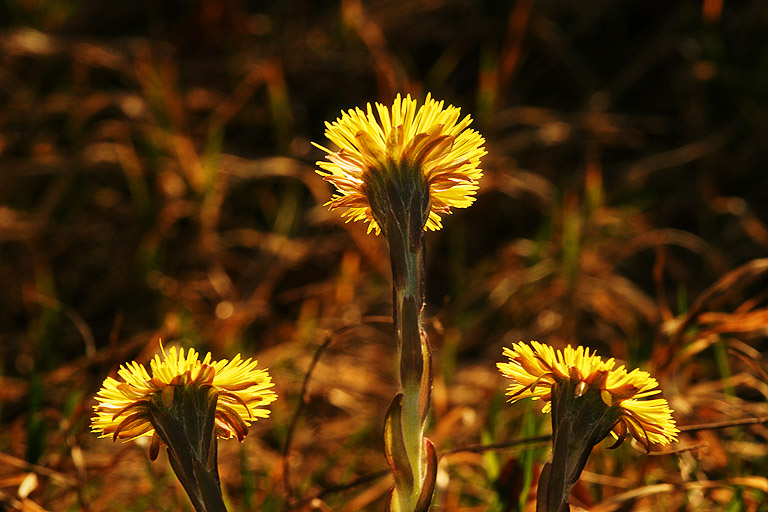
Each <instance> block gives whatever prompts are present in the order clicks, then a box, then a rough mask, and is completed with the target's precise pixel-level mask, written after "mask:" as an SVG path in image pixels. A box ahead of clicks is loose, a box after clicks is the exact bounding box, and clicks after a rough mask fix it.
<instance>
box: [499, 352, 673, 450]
mask: <svg viewBox="0 0 768 512" xmlns="http://www.w3.org/2000/svg"><path fill="white" fill-rule="evenodd" d="M503 354H504V355H505V356H507V357H508V358H509V360H510V362H508V363H497V366H498V368H499V370H500V371H501V373H502V374H503V375H504V376H505V377H507V378H508V379H510V380H511V381H512V383H511V384H510V385H509V386H508V388H507V395H508V396H509V397H510V398H509V400H510V402H515V401H517V400H521V399H523V398H532V399H534V400H543V401H545V402H546V403H545V404H544V407H543V409H542V411H543V412H549V411H550V410H551V408H552V402H551V400H552V388H553V386H554V384H555V383H557V382H562V381H565V380H570V381H572V382H574V383H576V384H577V387H576V389H577V392H579V393H581V394H583V393H584V392H586V390H587V389H594V390H597V391H599V392H600V397H601V398H602V400H603V402H605V404H606V405H607V406H617V407H620V408H621V409H622V413H623V417H622V422H621V423H620V424H619V425H618V426H617V428H618V429H623V428H627V429H628V430H629V433H630V434H632V436H633V437H635V438H636V439H638V440H640V441H641V442H642V441H647V442H651V443H659V444H668V443H670V442H671V441H673V440H675V439H677V434H678V432H679V431H678V429H677V427H676V426H675V421H674V419H673V418H672V411H671V409H670V408H669V405H668V403H667V401H666V400H664V399H663V398H657V399H651V400H648V399H647V398H648V397H649V396H653V395H656V394H658V393H660V392H661V390H660V389H658V382H657V381H656V379H654V378H653V377H651V376H650V374H649V373H648V372H645V371H642V370H639V369H634V370H632V371H630V372H628V371H627V369H626V368H625V367H624V366H623V365H622V366H619V367H618V368H614V367H615V366H616V362H615V360H614V359H613V358H611V359H608V360H606V361H603V359H602V358H601V357H600V356H598V355H596V354H595V353H592V354H590V353H589V350H588V349H586V348H585V347H582V346H579V347H576V348H573V347H571V346H570V345H568V346H567V347H566V348H565V349H564V350H555V349H554V348H552V347H551V346H549V345H545V344H543V343H539V342H537V341H532V342H531V343H530V344H526V343H523V342H519V343H515V344H513V345H512V348H504V352H503ZM621 434H623V432H616V431H614V435H615V436H616V437H618V436H619V435H621ZM643 438H644V439H643Z"/></svg>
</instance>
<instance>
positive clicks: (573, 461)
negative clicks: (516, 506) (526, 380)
mask: <svg viewBox="0 0 768 512" xmlns="http://www.w3.org/2000/svg"><path fill="white" fill-rule="evenodd" d="M576 389H577V384H576V383H574V382H572V381H570V380H566V381H563V382H559V383H557V384H555V385H554V386H553V387H552V462H551V463H550V462H548V463H547V464H545V466H544V468H543V470H542V473H541V476H540V477H539V487H538V490H537V493H536V500H537V503H536V510H537V512H567V511H568V510H570V508H569V505H568V496H569V495H570V491H571V487H573V485H574V484H575V483H576V482H577V481H578V480H579V476H580V475H581V472H582V471H583V469H584V466H586V464H587V459H588V458H589V455H590V453H591V452H592V448H594V446H595V445H596V444H598V443H599V442H600V441H602V440H603V439H605V437H606V436H607V435H608V434H609V433H610V432H611V430H612V429H613V427H614V425H615V424H616V422H617V421H618V420H619V418H620V416H621V409H620V408H618V407H609V406H607V405H606V404H605V403H604V402H603V401H602V399H601V398H600V392H599V390H592V389H590V390H587V391H586V392H585V393H584V394H577V393H576ZM577 395H578V396H577Z"/></svg>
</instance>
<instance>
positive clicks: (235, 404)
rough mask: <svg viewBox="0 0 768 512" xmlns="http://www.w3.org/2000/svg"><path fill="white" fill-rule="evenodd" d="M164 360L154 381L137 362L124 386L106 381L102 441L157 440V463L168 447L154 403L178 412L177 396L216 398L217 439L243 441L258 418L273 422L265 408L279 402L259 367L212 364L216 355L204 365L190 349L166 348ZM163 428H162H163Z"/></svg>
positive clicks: (96, 428) (96, 427) (97, 426)
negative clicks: (197, 393) (199, 394)
mask: <svg viewBox="0 0 768 512" xmlns="http://www.w3.org/2000/svg"><path fill="white" fill-rule="evenodd" d="M160 348H161V350H162V353H163V359H161V358H160V356H159V355H155V357H154V359H152V361H150V367H151V370H152V376H150V374H149V373H147V370H146V368H145V367H144V366H143V365H141V364H139V363H137V362H135V361H133V362H130V363H128V364H126V365H124V366H121V367H120V370H119V371H118V376H119V377H120V378H121V379H122V381H118V380H116V379H113V378H112V377H107V379H106V380H105V381H104V384H103V386H102V388H101V389H100V390H99V392H98V394H97V395H96V400H97V401H98V402H100V403H99V404H98V405H96V406H94V410H95V411H96V416H95V417H94V418H93V422H92V425H91V430H92V431H93V432H94V433H97V434H100V436H99V437H112V438H113V439H117V438H120V439H125V440H131V439H135V438H137V437H141V436H152V443H151V449H150V452H151V454H153V456H152V458H153V459H154V458H155V457H156V456H157V450H159V448H160V446H161V445H162V444H163V442H164V441H163V439H161V438H160V437H159V436H158V435H157V432H156V429H155V425H153V423H152V418H153V417H154V416H153V414H152V412H151V408H152V406H151V404H150V403H151V402H152V401H153V400H154V401H156V403H162V404H163V405H164V406H165V407H166V408H168V409H170V408H171V407H172V406H173V400H174V396H175V394H176V393H177V392H180V391H183V390H179V389H178V388H184V389H187V390H198V389H199V390H206V389H207V390H208V391H209V393H211V394H212V395H214V396H215V397H216V400H217V401H216V413H215V430H216V435H217V437H220V438H225V439H227V438H230V437H232V436H235V437H237V438H238V440H240V441H242V440H243V439H244V438H245V436H246V434H247V433H248V427H249V426H250V424H251V423H252V422H254V421H256V420H257V419H258V418H266V417H267V416H269V413H270V411H269V409H266V408H265V406H267V405H269V404H270V403H272V402H274V401H275V400H276V399H277V394H275V392H274V391H272V390H271V389H270V388H271V387H272V386H274V384H273V383H272V378H271V377H270V376H269V374H268V373H267V370H257V369H256V365H257V364H258V363H257V361H253V360H251V359H250V358H248V359H246V360H242V359H241V357H240V354H238V355H236V356H235V357H234V359H232V360H231V361H227V360H226V359H223V360H221V361H214V362H211V354H210V353H209V354H207V355H206V356H205V358H204V359H203V360H202V361H200V360H199V359H198V353H197V352H196V351H195V350H194V349H189V350H188V351H187V353H186V355H185V354H184V349H181V350H179V351H177V350H176V348H174V347H171V348H170V349H169V350H168V353H166V352H165V350H164V349H163V348H162V344H161V345H160ZM158 428H159V427H158Z"/></svg>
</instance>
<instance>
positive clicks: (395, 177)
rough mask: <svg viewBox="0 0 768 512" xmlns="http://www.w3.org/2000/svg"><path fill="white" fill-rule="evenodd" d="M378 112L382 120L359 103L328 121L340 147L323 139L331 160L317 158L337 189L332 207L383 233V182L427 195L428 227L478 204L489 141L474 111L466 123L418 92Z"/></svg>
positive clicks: (425, 224)
mask: <svg viewBox="0 0 768 512" xmlns="http://www.w3.org/2000/svg"><path fill="white" fill-rule="evenodd" d="M376 112H377V113H378V119H377V117H376V116H375V115H374V109H373V108H372V107H371V104H370V103H369V104H368V106H367V109H366V111H365V112H363V110H361V109H360V108H355V109H354V110H349V111H348V112H342V115H341V117H340V118H338V119H336V121H335V122H333V123H326V124H325V125H326V131H325V135H326V137H328V139H330V140H331V142H333V143H334V144H335V145H336V146H338V148H339V150H338V151H332V150H330V149H327V148H324V147H323V146H320V145H318V144H315V146H316V147H318V148H320V149H322V150H323V151H325V152H326V153H328V154H327V156H326V158H327V159H328V162H317V165H318V166H319V167H320V170H318V171H317V173H318V174H320V175H321V176H323V178H324V179H325V180H326V181H329V182H331V183H332V184H333V185H334V186H335V187H336V193H335V194H334V196H333V197H332V198H331V200H330V201H328V202H327V203H326V204H325V205H326V206H329V207H330V209H331V210H333V209H335V208H339V207H345V208H347V210H346V211H345V212H344V213H343V214H342V216H344V217H347V222H349V221H352V220H355V221H356V220H363V221H365V222H368V223H369V225H368V232H369V233H370V232H371V231H375V233H376V234H377V235H378V234H379V233H380V232H381V228H382V226H381V225H380V224H381V222H382V218H383V217H384V216H385V212H382V211H380V210H381V208H379V207H378V206H377V203H378V202H380V201H377V197H376V196H377V195H378V196H379V197H382V196H383V195H384V190H383V188H384V187H383V185H382V184H383V181H384V180H385V179H388V180H390V182H392V183H394V185H395V188H396V189H398V193H401V194H403V197H405V196H406V194H404V193H405V192H408V191H414V190H415V191H417V192H418V191H422V192H426V193H425V194H424V196H425V197H426V201H427V204H426V207H425V212H424V214H425V215H424V217H425V218H424V219H423V223H422V226H423V228H424V229H429V230H433V231H434V230H438V229H440V228H441V227H442V222H441V219H440V215H441V214H448V213H450V209H451V208H452V207H455V208H466V207H468V206H469V205H471V204H472V202H474V200H475V198H474V194H475V193H476V191H477V188H478V184H477V183H478V180H479V179H480V177H481V176H482V171H481V170H480V169H479V168H478V165H479V164H480V158H481V157H482V156H483V155H485V154H486V151H485V149H484V148H483V144H484V143H485V139H483V137H481V136H480V134H479V133H478V132H476V131H475V130H472V129H469V128H467V127H468V126H469V124H470V123H471V122H472V118H471V117H470V116H466V117H464V118H463V119H461V120H459V114H460V109H459V108H457V107H454V106H452V105H450V106H448V107H445V108H444V103H443V102H442V101H440V102H438V101H435V100H434V99H432V98H431V96H430V95H427V99H426V101H425V102H424V105H422V106H421V107H420V108H419V109H418V110H417V109H416V100H412V99H411V96H410V95H408V96H406V98H405V99H401V97H400V95H399V94H398V95H397V97H396V98H395V101H394V104H393V105H392V109H391V112H390V110H389V109H387V107H385V106H384V105H381V104H380V103H376ZM372 203H373V204H372ZM372 206H373V207H372Z"/></svg>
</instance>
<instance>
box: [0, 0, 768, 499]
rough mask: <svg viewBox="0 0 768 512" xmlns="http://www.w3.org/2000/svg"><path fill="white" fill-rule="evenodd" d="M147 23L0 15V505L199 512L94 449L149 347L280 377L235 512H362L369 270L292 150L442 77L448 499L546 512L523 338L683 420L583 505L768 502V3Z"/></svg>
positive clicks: (386, 299)
mask: <svg viewBox="0 0 768 512" xmlns="http://www.w3.org/2000/svg"><path fill="white" fill-rule="evenodd" d="M141 5H143V4H141ZM141 5H138V4H134V3H126V4H125V5H123V6H119V7H118V5H117V4H115V6H114V9H106V8H105V7H100V6H101V3H99V2H76V1H74V0H71V1H70V0H68V1H63V2H31V1H25V0H9V1H8V2H6V3H5V4H4V6H3V7H0V19H8V20H10V21H6V22H0V27H2V32H0V112H2V114H0V282H2V283H3V286H2V289H3V292H2V293H0V432H2V434H0V509H7V510H17V509H18V510H29V511H38V510H50V511H53V510H56V511H64V510H84V511H93V512H98V511H102V510H104V511H107V510H136V511H139V510H157V511H161V510H190V507H189V505H188V504H187V499H186V496H185V495H184V493H183V490H182V489H181V487H180V486H179V485H178V484H176V483H175V481H174V478H173V475H172V472H171V471H170V468H169V466H168V465H167V461H166V459H165V458H164V456H161V457H160V459H159V460H158V461H157V462H155V463H150V462H149V461H148V458H147V456H146V453H147V447H146V446H142V445H141V444H140V443H129V444H113V443H111V442H109V441H108V440H100V439H96V438H95V437H94V436H92V435H91V434H90V433H89V431H88V426H89V421H90V416H91V407H92V405H93V403H94V401H93V398H92V397H93V395H94V393H95V392H96V390H97V389H98V387H99V385H100V383H101V381H102V380H103V379H104V377H105V376H107V375H109V374H112V373H114V371H115V370H116V368H117V367H118V366H119V364H121V363H123V362H124V361H127V360H131V359H136V360H138V361H141V362H146V361H147V360H148V358H149V357H150V356H151V355H152V354H153V353H154V352H155V350H156V348H157V339H158V338H163V339H164V340H166V341H167V342H168V343H172V342H178V343H182V344H185V345H188V346H195V347H197V348H198V349H200V350H202V351H208V350H210V351H212V352H213V353H214V354H215V355H216V357H231V356H232V355H234V354H235V353H237V352H242V353H243V354H247V355H248V356H253V357H256V358H258V359H259V361H260V363H261V365H263V366H268V367H269V368H270V372H271V374H272V375H273V377H274V380H275V382H276V385H277V392H278V393H279V395H280V399H279V400H278V402H276V403H275V404H274V407H273V415H272V417H271V418H269V419H268V420H264V421H259V422H258V423H256V424H255V425H254V427H253V428H252V429H251V434H250V435H249V436H248V438H247V440H246V441H245V442H244V443H243V444H238V443H236V442H234V441H231V442H222V443H221V445H220V470H221V477H222V481H223V485H224V488H225V494H226V497H227V500H228V503H229V504H230V505H231V509H232V510H267V511H268V510H275V511H278V510H279V511H287V510H333V511H352V510H380V509H381V507H382V501H383V496H384V494H385V493H386V491H387V490H388V489H389V487H390V485H391V482H390V480H389V476H388V474H387V472H386V471H385V469H386V463H385V460H384V456H383V449H382V440H381V432H382V424H383V416H384V412H385V410H386V407H387V405H388V403H389V402H390V400H391V398H392V396H393V394H394V384H393V382H394V379H393V371H394V363H393V359H392V358H393V356H394V350H393V344H394V342H393V338H392V334H391V332H390V331H391V319H390V316H389V315H390V313H391V304H390V302H391V291H390V288H389V286H390V285H389V282H390V281H389V260H388V256H387V253H386V247H385V244H384V241H383V240H382V239H380V238H378V239H377V238H375V237H373V236H370V235H366V234H365V228H364V227H363V226H361V225H359V224H344V223H343V221H341V219H340V218H339V216H338V215H337V214H336V212H333V213H331V212H328V211H326V209H325V208H323V207H322V204H323V202H325V201H326V200H327V199H328V197H329V195H330V191H329V189H328V188H327V186H326V184H325V183H324V182H323V181H322V180H321V179H320V178H319V177H318V176H317V175H315V173H314V168H315V166H314V161H315V160H316V159H318V158H320V157H321V155H320V154H318V152H317V151H315V150H314V149H313V148H312V147H311V146H310V144H309V141H310V140H315V141H322V130H323V122H324V121H325V120H332V119H333V118H335V117H336V116H337V115H338V111H339V109H341V108H350V107H354V106H356V105H362V104H364V103H365V102H366V101H372V100H381V101H383V102H389V101H391V98H392V96H393V94H394V92H395V91H403V92H411V93H412V94H414V95H416V96H423V95H424V94H425V93H426V92H427V91H431V92H432V93H433V95H434V96H435V97H439V98H445V99H446V100H447V101H448V102H451V103H454V104H457V105H460V106H462V109H463V111H466V112H468V113H471V114H472V115H473V117H474V118H475V126H476V127H477V128H478V129H479V130H480V131H481V133H483V134H484V135H485V136H486V138H487V149H488V151H489V154H488V156H487V157H486V158H485V159H484V161H483V169H484V171H485V173H486V175H485V177H484V179H483V181H482V182H481V190H480V193H479V196H478V201H477V203H476V204H475V205H474V206H473V207H472V208H470V209H468V210H466V211H457V212H455V213H454V215H452V216H451V217H450V218H448V219H446V222H445V228H444V229H443V230H442V231H440V232H436V233H430V234H429V235H428V239H427V244H428V263H427V269H428V272H429V277H428V297H427V301H428V305H427V315H428V321H427V325H428V328H429V331H430V338H431V340H432V344H433V346H434V350H435V352H434V361H435V388H434V393H433V412H432V418H431V420H430V424H429V427H428V429H429V432H428V435H429V437H430V438H431V439H433V440H434V441H435V443H436V445H437V447H438V451H439V453H440V470H439V475H438V490H437V493H436V498H435V506H434V508H435V510H446V511H448V510H469V511H472V510H478V511H481V510H482V511H485V510H493V511H503V510H517V509H520V510H533V508H532V507H533V500H532V493H533V491H532V489H534V488H535V481H536V478H537V471H538V470H539V469H540V466H541V464H542V462H543V461H546V458H547V457H548V448H547V443H546V442H545V441H542V439H545V438H546V434H547V433H548V432H549V425H548V423H547V421H548V418H547V417H544V416H543V415H541V414H540V413H539V411H538V410H537V407H535V406H534V405H532V404H525V403H519V404H515V405H514V406H508V405H506V404H505V403H504V396H503V392H504V382H503V381H502V379H501V377H500V375H499V374H498V372H497V370H496V369H495V366H494V363H495V362H496V361H497V360H499V359H500V356H501V347H502V346H503V345H508V344H510V343H511V342H515V341H518V340H525V341H527V340H530V339H538V340H539V341H542V342H547V343H551V344H553V345H558V346H562V345H564V344H565V343H579V344H583V345H587V346H590V347H592V348H594V349H596V350H597V351H598V352H599V353H600V354H601V355H605V356H613V357H616V358H617V359H620V360H622V361H625V362H626V363H627V364H628V365H631V366H637V367H642V368H646V369H648V370H649V371H651V372H652V373H653V374H654V376H656V377H657V378H658V380H659V381H660V383H661V387H662V389H663V390H664V396H665V397H666V398H667V399H668V400H669V401H670V403H671V405H672V407H673V409H674V410H675V416H676V419H677V421H678V424H679V425H680V426H681V429H682V430H683V433H682V435H681V437H680V441H679V442H678V443H676V444H675V445H673V446H671V447H668V448H666V449H659V450H658V451H654V452H652V453H651V454H649V455H647V456H646V455H645V454H644V453H642V451H641V450H637V449H636V448H634V447H632V446H629V444H625V445H624V446H622V447H621V448H619V449H618V450H616V451H608V450H607V449H605V447H604V446H600V447H598V449H597V450H596V451H595V452H594V453H593V456H592V458H591V461H590V464H589V465H588V466H587V471H586V472H585V474H584V476H583V478H582V479H581V481H580V483H579V484H578V486H577V488H576V489H575V490H574V493H573V503H574V506H573V509H574V510H579V507H581V508H583V509H589V510H595V511H602V512H607V511H614V510H616V511H618V510H622V511H629V510H635V511H643V510H691V511H693V510H696V511H702V510H749V511H767V510H768V505H766V502H768V478H766V476H765V475H768V453H766V452H767V450H766V446H768V444H767V441H768V427H767V426H766V422H768V364H767V362H766V355H765V354H766V349H768V343H767V341H768V336H767V334H768V294H767V293H766V291H765V290H766V284H768V260H767V259H766V249H768V226H767V225H766V222H768V210H767V209H766V203H765V197H766V196H768V174H767V173H766V172H765V168H766V163H768V162H767V161H768V158H767V157H768V154H766V151H765V145H764V141H765V137H766V133H768V121H766V120H768V112H766V108H765V101H764V100H765V98H766V94H767V93H768V88H767V86H766V84H768V70H766V68H765V66H764V65H763V64H764V63H765V62H768V53H767V51H766V46H765V44H761V42H765V41H766V38H768V31H766V28H765V27H766V26H768V25H766V23H765V22H766V21H768V11H767V10H766V7H765V5H764V4H763V3H762V2H760V1H758V0H753V1H748V2H744V3H742V5H740V6H738V7H736V6H730V5H729V4H727V3H724V2H722V1H719V0H714V1H710V0H706V1H704V2H693V1H690V2H688V1H684V2H678V3H676V5H674V6H670V5H667V4H665V3H659V4H657V5H651V4H647V5H646V4H637V5H631V6H630V5H619V4H616V3H612V2H592V3H588V4H585V3H582V2H536V1H534V0H519V1H517V2H514V3H512V5H510V6H507V5H505V4H504V3H503V2H498V3H497V2H485V3H480V4H476V3H474V2H467V1H463V0H451V1H446V2H431V1H426V0H424V1H416V2H384V1H377V2H365V3H364V2H361V1H359V0H343V1H342V2H340V4H328V5H322V6H321V5H318V4H316V3H313V2H299V1H289V2H271V3H269V2H268V3H266V5H262V4H259V5H255V4H254V5H253V6H247V5H246V3H245V2H231V3H226V5H225V6H223V7H222V6H220V5H219V3H218V2H214V1H210V0H201V1H200V2H196V3H194V7H192V6H191V5H192V4H190V6H189V7H187V8H186V9H185V10H183V12H182V11H174V10H172V9H170V8H165V7H157V8H156V9H155V8H149V7H146V8H145V7H141ZM457 20H459V21H457ZM542 436H544V437H543V438H542ZM518 507H519V508H518Z"/></svg>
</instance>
